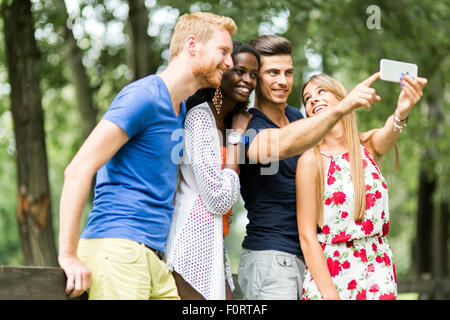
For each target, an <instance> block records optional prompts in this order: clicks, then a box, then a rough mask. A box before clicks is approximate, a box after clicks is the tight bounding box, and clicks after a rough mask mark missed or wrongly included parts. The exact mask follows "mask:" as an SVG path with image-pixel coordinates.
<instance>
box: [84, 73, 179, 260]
mask: <svg viewBox="0 0 450 320" xmlns="http://www.w3.org/2000/svg"><path fill="white" fill-rule="evenodd" d="M185 114H186V106H185V104H184V103H182V105H181V108H180V113H179V115H178V116H177V115H176V114H175V112H174V110H173V106H172V101H171V98H170V94H169V91H168V89H167V87H166V85H165V83H164V82H163V80H162V79H161V78H160V77H159V76H157V75H150V76H147V77H145V78H142V79H140V80H137V81H135V82H133V83H131V84H129V85H128V86H126V87H124V88H123V89H122V90H121V91H120V92H119V94H118V95H117V96H116V98H115V99H114V100H113V102H112V103H111V105H110V107H109V109H108V110H107V111H106V113H105V115H104V116H103V119H106V120H109V121H111V122H113V123H115V124H116V125H117V126H119V127H120V128H122V129H123V130H124V131H125V132H126V133H127V135H128V138H129V140H128V141H127V142H126V143H125V144H124V145H123V146H122V148H121V149H120V150H119V151H118V152H117V153H116V154H115V155H114V156H113V157H112V158H111V160H109V161H108V163H106V164H105V165H104V166H103V167H102V168H100V169H99V170H98V172H97V181H96V185H95V198H94V203H93V208H92V210H91V212H90V213H89V217H88V221H87V225H86V227H85V229H84V231H83V233H82V235H81V237H82V238H125V239H129V240H133V241H136V242H140V243H144V244H145V245H147V246H148V247H151V248H153V249H156V250H161V251H164V250H165V245H166V238H167V234H168V232H169V227H170V221H171V215H172V212H173V201H174V193H175V189H176V184H177V170H178V161H179V158H178V157H179V154H178V153H179V152H175V153H174V152H173V150H178V151H179V150H180V149H181V148H182V145H183V141H182V132H183V128H184V117H185ZM173 133H174V134H173Z"/></svg>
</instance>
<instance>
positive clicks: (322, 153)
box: [320, 151, 331, 159]
mask: <svg viewBox="0 0 450 320" xmlns="http://www.w3.org/2000/svg"><path fill="white" fill-rule="evenodd" d="M320 154H321V155H323V156H325V157H327V158H330V159H331V156H330V155H329V154H326V153H324V152H322V151H320Z"/></svg>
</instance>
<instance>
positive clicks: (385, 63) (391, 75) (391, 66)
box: [380, 59, 417, 82]
mask: <svg viewBox="0 0 450 320" xmlns="http://www.w3.org/2000/svg"><path fill="white" fill-rule="evenodd" d="M402 73H403V74H405V75H410V76H413V77H415V78H416V77H417V65H416V64H414V63H408V62H402V61H395V60H388V59H381V60H380V79H381V80H384V81H390V82H400V78H401V77H402Z"/></svg>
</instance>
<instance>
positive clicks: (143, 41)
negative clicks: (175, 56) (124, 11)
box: [127, 0, 157, 80]
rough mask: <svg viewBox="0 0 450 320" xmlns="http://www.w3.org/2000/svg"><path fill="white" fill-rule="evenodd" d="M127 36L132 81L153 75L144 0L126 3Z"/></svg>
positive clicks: (151, 52) (150, 43)
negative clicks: (128, 38) (132, 72)
mask: <svg viewBox="0 0 450 320" xmlns="http://www.w3.org/2000/svg"><path fill="white" fill-rule="evenodd" d="M128 7H129V11H128V28H127V29H128V35H129V37H130V45H129V59H130V67H131V68H132V69H133V71H134V80H137V79H140V78H143V77H145V76H147V75H149V74H152V73H155V72H156V68H157V66H156V65H155V64H154V63H153V61H154V57H153V55H154V52H153V51H152V39H151V38H150V36H149V35H148V34H147V29H148V24H149V20H148V10H147V7H146V6H145V0H129V1H128Z"/></svg>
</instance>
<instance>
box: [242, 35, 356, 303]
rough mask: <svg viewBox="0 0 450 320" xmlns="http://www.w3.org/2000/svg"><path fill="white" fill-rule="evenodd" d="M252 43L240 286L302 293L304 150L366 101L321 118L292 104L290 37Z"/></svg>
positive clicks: (255, 291) (255, 295) (260, 293)
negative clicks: (253, 79) (253, 76)
mask: <svg viewBox="0 0 450 320" xmlns="http://www.w3.org/2000/svg"><path fill="white" fill-rule="evenodd" d="M250 44H251V45H252V46H253V47H254V48H255V49H256V50H257V51H258V52H259V53H260V55H261V66H260V69H259V75H258V85H257V87H256V89H255V101H254V106H253V108H252V109H250V110H249V112H250V113H252V114H253V118H252V120H251V121H250V123H249V125H248V127H247V132H246V135H247V136H248V137H249V144H247V145H246V146H245V154H246V163H245V164H243V165H241V166H240V181H241V194H242V198H243V200H244V203H245V208H246V209H247V212H248V213H247V214H248V219H249V223H248V225H247V235H246V236H245V238H244V241H243V243H242V246H243V251H242V254H241V259H240V263H239V268H238V279H239V285H240V287H241V289H242V292H243V295H244V297H245V298H246V299H251V300H256V299H278V300H279V299H294V300H295V299H299V298H300V297H301V291H302V288H303V274H304V270H305V262H304V260H303V257H302V252H301V249H300V240H299V235H298V228H297V208H296V192H295V176H296V167H297V160H298V157H299V155H300V154H301V153H302V152H304V151H306V150H307V149H309V148H311V147H313V146H314V145H316V144H317V143H319V141H320V140H322V138H323V137H324V135H325V134H326V133H327V132H328V131H329V130H330V129H331V128H332V127H333V126H334V125H335V124H336V123H337V122H338V121H339V120H340V119H341V118H342V116H344V115H345V114H347V113H349V112H351V111H352V110H354V109H356V108H359V107H362V106H364V104H358V103H348V102H347V101H345V99H344V100H343V101H342V102H341V103H340V104H338V105H337V106H335V107H334V108H326V109H325V110H324V111H323V112H321V113H320V114H317V115H316V116H315V117H312V118H306V119H302V118H303V116H302V114H301V113H300V112H299V111H298V110H297V109H295V108H293V107H290V106H288V105H287V103H286V101H287V98H288V97H289V94H290V93H291V90H292V86H293V82H294V78H293V75H294V68H293V63H292V57H291V52H292V47H291V43H290V42H289V40H287V39H285V38H283V37H279V36H273V35H264V36H259V37H256V38H254V39H253V40H252V41H250Z"/></svg>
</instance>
